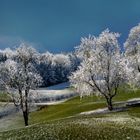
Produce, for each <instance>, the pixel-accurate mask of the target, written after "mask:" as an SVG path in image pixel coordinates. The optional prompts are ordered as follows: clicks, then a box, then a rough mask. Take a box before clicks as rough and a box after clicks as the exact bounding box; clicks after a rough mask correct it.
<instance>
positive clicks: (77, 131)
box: [0, 90, 140, 140]
mask: <svg viewBox="0 0 140 140" xmlns="http://www.w3.org/2000/svg"><path fill="white" fill-rule="evenodd" d="M121 93H123V94H121ZM136 97H140V92H139V91H137V92H135V93H133V94H132V93H131V92H130V93H129V92H127V93H125V92H124V91H123V90H120V94H118V95H117V96H116V97H115V98H114V101H125V100H128V99H131V98H136ZM105 106H106V105H105V101H104V99H101V100H99V99H98V98H97V97H95V96H93V97H85V98H84V99H83V100H81V101H80V100H79V97H76V98H74V99H71V100H69V101H67V102H65V103H62V104H60V105H55V106H48V107H46V108H43V109H42V110H40V111H37V112H33V113H31V115H30V123H31V124H34V123H38V124H37V125H33V126H29V127H28V128H22V129H17V130H11V131H7V132H4V133H0V138H1V139H8V138H11V139H12V138H13V139H29V138H30V139H41V140H43V139H49V140H51V139H52V140H55V139H60V140H63V139H70V140H71V139H73V140H78V139H79V140H82V139H83V140H85V139H89V140H92V139H93V140H96V139H97V140H98V139H99V140H119V139H124V140H125V139H134V140H139V138H140V131H139V130H140V121H139V120H138V119H139V118H140V108H133V109H130V110H129V111H127V112H120V113H111V114H107V115H97V116H91V115H89V116H83V117H80V116H76V117H71V118H65V117H69V116H73V115H76V114H78V113H80V112H83V111H88V110H93V109H97V108H101V107H105ZM109 117H110V120H111V119H112V118H119V117H120V119H124V120H125V119H126V121H123V123H120V122H118V121H110V120H106V118H109ZM128 118H129V121H128V122H127V119H128ZM137 118H138V119H137ZM100 119H101V120H100ZM135 126H137V127H136V128H135ZM137 128H138V129H137Z"/></svg>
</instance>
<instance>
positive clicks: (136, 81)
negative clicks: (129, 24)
mask: <svg viewBox="0 0 140 140" xmlns="http://www.w3.org/2000/svg"><path fill="white" fill-rule="evenodd" d="M124 48H125V50H126V51H125V57H126V59H127V73H128V78H129V83H130V84H131V86H133V87H134V88H135V87H140V24H138V25H137V26H135V27H133V28H132V29H131V30H130V33H129V35H128V38H127V40H126V42H125V43H124Z"/></svg>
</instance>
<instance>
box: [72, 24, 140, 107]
mask: <svg viewBox="0 0 140 140" xmlns="http://www.w3.org/2000/svg"><path fill="white" fill-rule="evenodd" d="M119 36H120V35H119V34H118V33H113V32H110V31H109V30H108V29H107V30H105V31H103V32H102V33H101V34H100V35H99V36H98V37H95V36H89V37H88V38H82V39H81V44H80V45H79V46H78V47H76V52H77V54H78V56H79V57H81V58H82V62H81V64H80V66H79V67H78V70H77V71H76V72H73V74H72V75H71V76H70V81H71V83H72V85H73V86H74V87H75V88H76V90H77V92H79V93H80V95H81V97H82V96H85V95H91V94H93V93H94V94H96V95H97V96H103V97H104V98H105V99H106V102H107V105H108V109H109V110H112V109H113V105H112V98H113V97H114V96H115V95H116V94H117V93H118V88H119V87H120V85H122V84H123V85H125V84H129V85H130V86H131V87H132V86H133V87H139V86H140V25H138V26H136V27H133V28H132V29H131V30H130V33H129V36H128V39H127V40H126V42H125V43H124V48H125V51H124V52H121V48H120V45H119V42H118V37H119Z"/></svg>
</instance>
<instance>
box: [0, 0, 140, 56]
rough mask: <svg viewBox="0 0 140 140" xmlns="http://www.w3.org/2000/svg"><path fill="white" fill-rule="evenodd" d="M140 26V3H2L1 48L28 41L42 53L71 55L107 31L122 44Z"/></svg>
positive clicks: (119, 0) (48, 0)
mask: <svg viewBox="0 0 140 140" xmlns="http://www.w3.org/2000/svg"><path fill="white" fill-rule="evenodd" d="M139 22H140V0H0V48H1V49H2V48H4V47H13V46H14V45H15V44H17V43H19V42H20V41H23V40H25V41H27V42H30V43H33V45H35V47H36V48H37V49H38V50H39V51H46V50H48V51H51V52H55V53H56V52H65V51H71V50H73V48H74V46H76V45H78V44H79V43H80V38H81V37H84V36H88V35H89V34H93V35H98V34H99V33H100V32H101V31H102V30H104V29H106V28H109V29H110V30H111V31H114V32H120V33H121V38H120V42H121V44H122V43H123V42H124V41H125V39H126V37H127V35H128V32H129V30H130V28H132V27H133V26H135V25H137V24H138V23H139Z"/></svg>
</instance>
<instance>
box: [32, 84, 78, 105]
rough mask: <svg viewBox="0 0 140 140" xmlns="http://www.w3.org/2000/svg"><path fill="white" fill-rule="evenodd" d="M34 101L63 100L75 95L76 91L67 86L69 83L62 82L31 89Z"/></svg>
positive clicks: (53, 101) (39, 102) (52, 101)
mask: <svg viewBox="0 0 140 140" xmlns="http://www.w3.org/2000/svg"><path fill="white" fill-rule="evenodd" d="M32 93H33V94H32V95H34V96H33V97H34V99H35V102H36V103H38V104H41V103H42V104H45V103H46V104H47V103H48V104H53V103H55V102H57V103H58V102H60V101H62V100H63V101H65V100H66V99H68V98H71V97H73V96H76V93H75V92H74V91H73V90H72V89H70V88H69V83H68V82H66V83H62V84H58V85H55V86H51V87H48V88H39V89H37V90H35V91H32ZM50 102H51V103H50Z"/></svg>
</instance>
